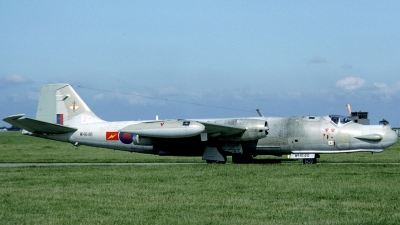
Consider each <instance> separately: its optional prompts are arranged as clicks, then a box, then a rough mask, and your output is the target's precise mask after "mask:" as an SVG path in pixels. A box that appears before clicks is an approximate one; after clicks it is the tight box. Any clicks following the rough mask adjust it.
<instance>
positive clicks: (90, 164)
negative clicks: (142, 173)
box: [0, 162, 400, 167]
mask: <svg viewBox="0 0 400 225" xmlns="http://www.w3.org/2000/svg"><path fill="white" fill-rule="evenodd" d="M201 164H207V163H205V162H204V163H0V167H41V166H168V165H201ZM228 164H229V163H228ZM255 164H257V163H255ZM258 164H259V163H258ZM264 164H269V163H264ZM299 164H301V163H299ZM318 164H322V165H400V162H398V163H384V162H378V163H337V162H332V163H318ZM304 166H307V165H304Z"/></svg>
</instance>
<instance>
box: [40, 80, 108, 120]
mask: <svg viewBox="0 0 400 225" xmlns="http://www.w3.org/2000/svg"><path fill="white" fill-rule="evenodd" d="M36 119H37V120H41V121H45V122H49V123H56V124H62V125H69V126H73V125H77V124H87V123H95V122H102V121H103V120H101V119H100V118H99V117H97V116H96V115H95V114H94V113H93V112H92V111H91V110H90V109H89V107H88V106H87V105H86V104H85V102H84V101H83V100H82V99H81V98H80V97H79V95H78V94H77V93H76V92H75V90H74V89H73V88H72V87H71V86H70V85H69V84H48V85H44V86H43V87H42V89H41V90H40V99H39V106H38V109H37V112H36Z"/></svg>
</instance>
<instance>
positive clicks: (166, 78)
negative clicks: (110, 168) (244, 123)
mask: <svg viewBox="0 0 400 225" xmlns="http://www.w3.org/2000/svg"><path fill="white" fill-rule="evenodd" d="M399 11H400V2H399V1H368V2H367V1H205V0H204V1H203V0H202V1H0V21H1V22H0V30H1V33H0V49H1V51H0V104H1V105H2V108H1V110H0V118H4V117H7V116H9V115H13V114H20V113H24V114H26V115H27V116H28V117H33V118H34V117H35V115H36V107H37V103H38V98H39V90H40V87H41V86H42V85H44V84H48V83H60V82H62V83H69V84H71V85H72V86H73V87H74V88H75V90H76V91H77V92H78V93H79V94H80V95H81V97H82V98H83V99H84V100H85V102H86V103H87V104H88V105H89V107H90V108H91V109H92V110H93V111H94V112H95V113H96V114H97V115H98V116H99V117H101V118H102V119H104V120H109V121H112V120H137V119H142V120H144V119H154V118H155V115H159V117H160V118H161V119H165V118H169V119H172V118H209V117H213V118H219V117H247V116H257V113H256V111H255V109H257V108H259V109H261V110H262V112H263V113H264V115H266V116H297V115H298V116H302V115H328V114H342V115H346V114H347V109H346V107H345V105H346V104H348V103H349V104H351V106H352V109H353V111H368V112H369V118H370V119H371V123H372V124H377V123H378V121H379V120H381V119H382V118H385V119H387V120H389V122H390V124H391V125H392V126H397V127H399V126H400V119H399V115H400V107H399V102H400V95H399V94H400V76H399V75H400V41H399V40H400V29H399V27H400V14H399V13H398V12H399ZM0 126H8V124H7V123H5V122H3V121H1V122H0Z"/></svg>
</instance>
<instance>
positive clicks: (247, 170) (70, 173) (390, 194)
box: [0, 133, 400, 224]
mask: <svg viewBox="0 0 400 225" xmlns="http://www.w3.org/2000/svg"><path fill="white" fill-rule="evenodd" d="M399 150H400V144H399V143H397V144H396V145H395V146H393V147H391V148H389V149H387V150H386V151H385V152H383V153H380V154H370V153H355V154H339V155H322V156H321V159H320V160H319V162H320V164H316V165H302V164H301V161H300V160H282V162H281V163H263V162H269V160H268V159H280V158H277V157H262V158H261V160H259V162H260V163H258V164H248V165H243V164H230V163H228V164H226V165H207V164H205V163H204V164H194V165H151V166H47V167H17V168H14V167H2V168H0V223H1V224H111V223H112V224H399V223H400V212H399V210H400V188H399V181H400V165H397V164H335V163H336V162H358V163H365V162H366V163H377V162H380V163H386V162H392V163H395V162H400V152H399ZM263 159H267V160H263ZM0 162H203V161H202V160H201V158H200V157H160V156H152V155H144V154H136V153H132V154H131V153H126V152H119V151H112V150H106V149H99V148H90V147H84V146H81V147H79V148H76V147H73V146H72V145H71V144H66V143H60V142H54V141H48V140H42V139H37V138H33V137H28V136H22V135H20V134H19V133H0ZM274 162H275V161H274ZM330 162H333V164H332V163H330Z"/></svg>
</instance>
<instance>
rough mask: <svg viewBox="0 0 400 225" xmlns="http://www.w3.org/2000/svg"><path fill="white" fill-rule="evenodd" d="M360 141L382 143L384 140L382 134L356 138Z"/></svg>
mask: <svg viewBox="0 0 400 225" xmlns="http://www.w3.org/2000/svg"><path fill="white" fill-rule="evenodd" d="M355 138H357V139H360V140H367V141H380V140H382V138H383V136H382V135H380V134H367V135H363V136H358V137H355Z"/></svg>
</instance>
